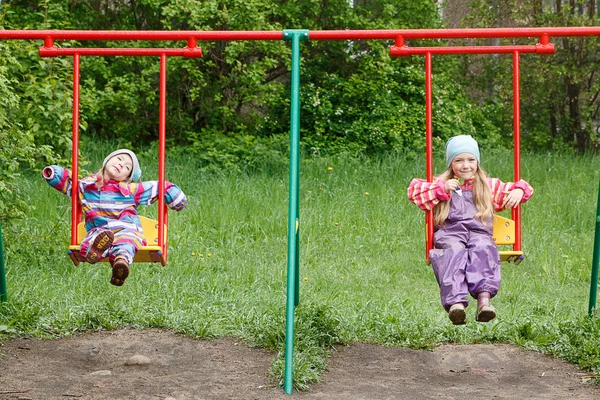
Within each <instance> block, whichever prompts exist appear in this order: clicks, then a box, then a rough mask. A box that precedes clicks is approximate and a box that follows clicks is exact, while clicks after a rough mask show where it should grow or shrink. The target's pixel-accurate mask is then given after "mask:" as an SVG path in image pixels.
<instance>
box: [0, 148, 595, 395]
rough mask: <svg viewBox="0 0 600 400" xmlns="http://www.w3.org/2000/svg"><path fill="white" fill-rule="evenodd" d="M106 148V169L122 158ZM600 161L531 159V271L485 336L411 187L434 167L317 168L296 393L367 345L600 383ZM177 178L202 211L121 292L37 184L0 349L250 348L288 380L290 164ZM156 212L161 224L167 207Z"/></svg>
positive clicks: (519, 272)
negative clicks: (222, 344)
mask: <svg viewBox="0 0 600 400" xmlns="http://www.w3.org/2000/svg"><path fill="white" fill-rule="evenodd" d="M104 150H106V151H104ZM101 151H102V153H100V152H99V153H98V154H93V155H92V157H90V158H91V164H90V165H98V164H99V163H100V162H101V160H102V157H103V155H102V154H104V153H108V152H109V151H110V149H109V148H106V149H104V148H102V149H101ZM483 156H484V158H483V160H482V161H483V165H484V167H485V169H486V170H487V171H488V173H490V175H492V176H497V177H499V178H501V179H503V180H512V154H511V153H509V152H504V151H502V152H491V153H490V152H489V151H486V152H484V154H483ZM154 158H155V157H154V153H153V152H146V153H143V154H142V155H141V163H142V167H144V168H145V169H144V177H145V178H146V179H155V177H156V173H155V172H154V171H153V170H154V169H156V164H155V163H156V161H155V160H154ZM440 161H441V160H436V162H438V163H439V162H440ZM599 161H600V158H599V157H597V156H582V157H575V156H570V155H559V154H537V155H532V154H525V155H523V160H522V176H523V177H524V178H525V179H527V180H528V181H529V182H530V183H531V184H532V185H533V187H534V188H535V190H536V194H535V196H534V197H533V198H532V199H531V200H530V201H529V202H528V203H527V204H525V205H524V206H523V246H524V250H525V254H526V259H525V261H524V262H523V263H521V264H520V265H513V264H504V265H503V270H502V273H503V280H502V287H501V290H500V293H499V295H498V296H497V297H496V298H495V299H494V305H495V306H496V308H497V310H498V314H499V317H498V318H497V319H496V320H494V321H493V322H492V323H489V324H477V323H475V322H473V320H474V315H473V311H474V309H473V308H474V307H470V308H469V310H468V311H469V313H468V317H469V323H468V324H467V325H466V326H462V327H455V326H453V325H452V324H451V323H450V322H449V320H448V318H447V315H446V314H445V312H444V311H443V309H442V307H441V305H440V301H439V290H438V287H437V284H436V282H435V278H434V276H433V273H432V271H431V269H430V268H429V267H427V266H426V265H425V262H424V253H425V249H424V248H425V245H424V223H423V221H424V217H423V215H424V214H423V213H422V211H420V210H419V209H418V208H417V207H416V206H414V205H413V204H411V203H409V202H408V200H407V199H406V188H407V185H408V183H409V182H410V180H411V178H412V177H414V176H423V175H424V157H423V158H421V157H419V158H416V159H414V158H411V157H409V158H408V159H406V158H404V157H402V156H400V155H396V156H389V157H386V158H384V159H379V160H371V159H360V158H352V157H332V158H315V159H305V160H303V162H302V166H301V203H300V219H301V228H300V249H301V250H300V253H301V254H300V276H301V282H300V305H299V306H298V308H297V309H296V353H295V367H294V373H295V375H294V381H295V384H296V386H297V387H299V388H302V387H305V385H306V384H307V383H310V382H314V381H317V380H318V379H319V376H320V374H321V373H322V372H323V370H324V368H325V366H326V362H327V356H328V354H329V351H330V349H331V347H332V345H335V344H339V343H350V342H354V341H365V342H372V343H380V344H385V345H395V346H409V347H412V348H423V349H430V348H432V347H434V346H436V345H439V344H440V343H447V342H453V343H481V342H502V343H513V344H516V345H519V346H522V347H525V348H528V349H533V350H539V351H543V352H546V353H549V354H555V355H558V356H560V357H562V358H564V359H566V360H568V361H570V362H572V363H575V364H577V365H579V366H580V367H582V368H586V369H587V370H589V371H591V372H592V373H595V374H599V373H600V319H599V318H598V317H597V316H595V317H594V318H591V319H590V318H588V316H587V307H588V301H589V288H590V270H591V258H592V250H593V237H594V228H595V227H594V220H595V211H596V200H597V190H598V181H599V173H598V168H597V165H598V163H599ZM438 166H439V165H438ZM329 167H331V168H332V170H329ZM90 169H93V168H90ZM439 170H440V169H439V168H438V171H439ZM167 176H168V179H169V180H171V181H172V182H175V183H177V184H178V185H180V186H181V187H182V189H183V190H184V191H185V192H186V194H187V195H188V198H189V204H188V207H187V209H185V210H184V211H182V212H181V213H174V212H171V213H170V214H169V218H170V226H169V233H170V236H169V241H170V242H169V244H170V253H169V263H168V265H167V267H165V268H163V267H160V266H157V265H152V264H134V266H133V268H132V273H131V275H130V278H128V280H127V282H126V284H125V285H124V286H123V287H121V288H117V287H113V286H111V285H110V284H109V276H110V270H109V268H108V264H105V263H103V264H97V265H92V266H90V265H86V264H82V265H81V266H80V267H77V268H76V267H73V265H72V264H71V262H70V261H69V258H68V256H67V253H66V249H67V246H68V243H69V229H70V228H69V215H70V203H69V200H68V198H67V197H65V196H63V195H61V194H60V193H58V192H56V191H55V190H53V189H52V188H50V187H49V186H48V185H47V184H46V183H45V182H44V181H43V179H42V178H41V177H40V176H39V175H38V174H34V173H26V175H25V179H24V181H23V187H24V189H26V191H27V192H28V193H29V196H30V198H29V199H28V201H29V202H30V203H31V204H33V205H34V206H35V210H34V211H33V212H31V213H30V215H29V216H28V218H27V219H24V220H20V221H13V222H10V223H6V224H5V225H4V226H3V233H4V245H5V249H6V250H5V252H6V269H7V282H8V292H9V293H8V294H9V301H7V302H5V303H0V318H1V319H0V338H2V339H8V338H11V337H15V336H40V337H55V336H67V335H70V334H72V333H74V332H80V331H85V330H96V329H118V328H120V327H125V326H134V327H136V328H139V329H144V328H150V327H157V328H170V329H173V330H174V331H176V332H179V333H182V334H185V335H189V336H192V337H197V338H213V337H221V336H235V337H238V338H241V339H242V340H244V341H246V342H247V343H249V344H251V345H254V346H264V347H268V348H271V349H275V350H277V351H278V356H277V357H276V358H275V359H274V360H273V364H272V368H271V372H272V374H273V376H274V377H275V379H276V380H279V379H280V377H281V376H282V375H283V365H284V361H283V360H284V359H283V351H284V346H285V301H286V268H287V211H288V171H287V167H286V166H282V167H280V168H278V167H274V166H272V165H271V166H270V167H268V168H264V169H262V170H261V169H260V168H255V169H254V170H253V172H246V173H243V172H242V173H222V174H219V173H211V174H207V173H202V172H201V171H200V169H199V168H198V167H197V163H195V162H194V160H193V158H191V157H189V156H185V155H182V156H169V169H168V171H167ZM140 213H141V214H143V215H148V216H150V217H154V216H155V215H156V206H151V207H145V208H140Z"/></svg>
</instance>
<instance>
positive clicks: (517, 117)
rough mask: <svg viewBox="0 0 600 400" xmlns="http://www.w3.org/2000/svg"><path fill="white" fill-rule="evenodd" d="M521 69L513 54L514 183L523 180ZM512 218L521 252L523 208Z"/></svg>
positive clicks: (513, 213)
mask: <svg viewBox="0 0 600 400" xmlns="http://www.w3.org/2000/svg"><path fill="white" fill-rule="evenodd" d="M520 76H521V69H520V64H519V52H517V51H515V52H514V54H513V92H514V106H513V118H514V135H513V137H514V153H513V154H514V166H513V171H514V181H515V182H518V181H519V180H520V179H521V94H520V93H521V87H520ZM511 216H512V219H513V221H515V243H514V244H513V250H515V251H520V250H521V206H517V207H516V208H513V209H512V210H511Z"/></svg>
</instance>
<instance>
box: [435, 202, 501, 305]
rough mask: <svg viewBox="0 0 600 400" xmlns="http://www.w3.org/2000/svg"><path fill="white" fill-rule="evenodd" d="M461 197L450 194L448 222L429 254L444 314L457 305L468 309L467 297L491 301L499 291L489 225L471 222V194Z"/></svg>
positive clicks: (495, 251)
mask: <svg viewBox="0 0 600 400" xmlns="http://www.w3.org/2000/svg"><path fill="white" fill-rule="evenodd" d="M462 194H463V196H459V195H458V194H456V193H453V194H452V198H451V199H450V213H449V215H448V219H447V220H446V223H445V224H444V227H436V228H437V230H436V232H435V234H434V237H433V242H434V247H435V248H434V249H432V250H431V251H430V253H429V259H430V260H431V265H432V266H433V272H434V273H435V277H436V279H437V281H438V284H439V286H440V297H441V299H442V305H443V306H444V308H445V309H446V311H448V310H449V309H450V306H452V305H453V304H456V303H464V304H465V306H467V305H468V304H469V301H468V300H467V295H468V294H469V293H470V294H471V296H473V297H474V298H477V295H478V294H479V293H481V292H489V293H490V295H491V297H494V296H495V295H496V293H498V289H499V288H500V255H499V254H498V248H497V247H496V244H495V243H494V240H493V239H492V228H491V223H490V226H489V227H488V226H485V225H483V224H482V223H481V222H479V221H476V220H474V219H473V216H474V215H475V214H476V213H477V208H476V207H475V204H474V203H473V201H472V192H471V191H467V190H463V191H462Z"/></svg>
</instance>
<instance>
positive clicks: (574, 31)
mask: <svg viewBox="0 0 600 400" xmlns="http://www.w3.org/2000/svg"><path fill="white" fill-rule="evenodd" d="M542 35H549V36H600V27H597V26H584V27H564V28H558V27H553V28H469V29H400V30H364V31H357V30H339V31H310V39H311V40H346V39H396V38H397V37H398V36H402V37H403V38H405V39H451V38H453V39H458V38H461V39H474V38H517V37H540V36H542Z"/></svg>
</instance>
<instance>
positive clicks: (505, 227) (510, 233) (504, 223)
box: [492, 215, 523, 264]
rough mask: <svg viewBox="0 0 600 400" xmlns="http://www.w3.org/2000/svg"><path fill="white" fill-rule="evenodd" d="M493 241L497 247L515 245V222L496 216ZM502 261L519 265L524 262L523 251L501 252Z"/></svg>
mask: <svg viewBox="0 0 600 400" xmlns="http://www.w3.org/2000/svg"><path fill="white" fill-rule="evenodd" d="M493 229H494V231H493V233H492V239H494V242H496V246H501V245H513V244H515V221H513V220H512V219H508V218H504V217H501V216H499V215H494V225H493ZM499 253H500V261H508V262H513V263H515V264H519V263H520V262H521V261H523V251H521V250H519V251H515V250H500V251H499Z"/></svg>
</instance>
